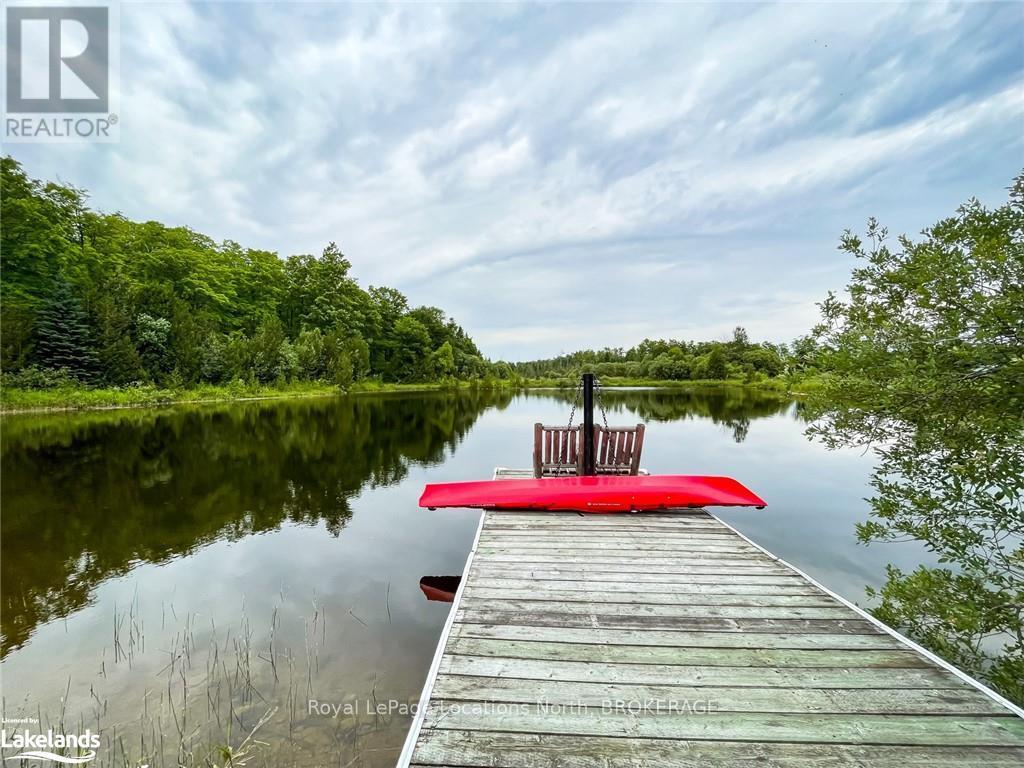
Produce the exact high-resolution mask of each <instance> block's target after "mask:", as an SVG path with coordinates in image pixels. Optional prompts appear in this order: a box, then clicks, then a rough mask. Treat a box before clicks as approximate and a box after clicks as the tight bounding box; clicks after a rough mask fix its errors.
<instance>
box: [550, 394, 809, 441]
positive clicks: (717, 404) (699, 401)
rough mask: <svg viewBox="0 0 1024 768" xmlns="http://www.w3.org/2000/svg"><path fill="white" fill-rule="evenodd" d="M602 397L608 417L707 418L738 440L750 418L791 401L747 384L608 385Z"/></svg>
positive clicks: (783, 407) (783, 409)
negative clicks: (680, 386) (628, 387)
mask: <svg viewBox="0 0 1024 768" xmlns="http://www.w3.org/2000/svg"><path fill="white" fill-rule="evenodd" d="M556 396H557V397H559V398H560V399H563V400H565V401H566V403H571V402H572V400H573V395H572V394H571V393H566V392H560V393H558V394H557V395H556ZM601 397H602V401H603V403H604V406H605V410H606V411H607V412H608V415H609V419H610V420H611V419H612V417H613V416H614V415H616V414H625V413H631V414H636V417H639V418H640V419H641V420H642V421H644V422H656V421H661V422H669V421H683V420H686V419H709V420H710V421H711V422H713V423H714V424H717V425H719V426H722V427H725V428H726V429H728V430H729V431H731V432H732V438H733V440H735V441H736V442H737V443H742V442H743V441H744V440H746V438H747V434H748V433H749V431H750V422H751V420H752V419H761V418H766V417H768V416H775V415H777V414H781V413H785V412H786V411H787V410H789V408H790V407H791V406H792V404H793V400H792V398H790V397H788V396H786V395H783V394H780V393H775V392H770V391H766V390H758V389H752V388H748V387H701V388H700V389H682V388H680V389H674V388H673V389H634V390H629V389H608V390H604V392H603V393H602V396H601ZM630 418H634V417H632V416H631V417H630ZM619 421H621V419H619Z"/></svg>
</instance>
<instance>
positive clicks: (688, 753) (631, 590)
mask: <svg viewBox="0 0 1024 768" xmlns="http://www.w3.org/2000/svg"><path fill="white" fill-rule="evenodd" d="M451 611H452V612H451V615H450V617H449V623H448V625H446V630H445V636H444V637H443V638H442V642H441V644H440V645H439V649H438V655H437V657H436V659H435V663H434V665H433V667H432V670H431V673H430V676H429V678H428V681H427V685H426V686H425V688H424V696H423V698H422V699H421V708H420V712H419V714H418V715H417V719H416V721H415V722H414V724H413V728H412V729H411V731H410V735H409V739H408V741H407V744H406V748H405V750H403V754H402V757H401V758H400V760H399V765H400V766H402V768H405V767H406V766H419V767H420V768H427V766H430V767H431V768H442V767H444V766H450V767H451V768H456V767H457V768H476V767H479V768H484V767H485V766H486V767H487V768H545V767H546V768H556V767H557V768H584V766H586V767H587V768H589V767H590V766H594V765H600V766H602V768H648V767H653V768H669V766H671V767H672V768H679V767H682V768H686V767H687V766H693V767H694V768H696V766H701V768H705V766H712V767H716V766H717V767H721V768H726V767H729V768H732V767H733V766H741V767H742V766H751V767H753V766H755V765H756V766H758V768H798V767H799V768H838V767H839V766H844V767H845V766H860V767H861V768H868V766H870V767H871V768H875V767H876V766H879V767H881V768H897V766H898V768H924V767H925V766H928V768H952V766H964V765H984V766H986V768H1008V767H1009V766H1019V765H1024V718H1021V717H1019V716H1018V715H1019V710H1016V709H1014V708H1012V706H1010V705H1008V704H1007V703H1006V702H1005V701H1004V700H1001V699H999V697H997V696H995V695H994V694H992V693H991V692H990V691H987V689H984V688H983V687H982V686H980V685H978V684H977V683H974V682H973V681H971V680H970V679H969V678H966V676H964V675H962V673H955V672H954V671H952V670H951V669H949V668H947V667H945V666H943V665H942V664H941V663H939V662H938V661H937V660H936V659H935V658H934V657H931V656H929V655H926V654H924V653H922V652H920V651H919V649H917V648H916V647H915V646H913V645H912V644H910V643H908V642H907V641H906V640H905V639H904V638H902V637H900V636H899V635H897V634H896V633H894V632H892V631H891V630H888V629H887V628H885V627H884V626H881V625H879V624H878V623H877V622H875V621H873V620H872V619H870V618H869V617H867V616H866V615H864V614H863V612H861V611H859V610H858V609H856V608H854V607H852V606H850V605H849V604H848V603H846V602H843V601H842V600H840V599H838V598H836V596H834V595H833V594H831V593H830V592H828V590H826V589H824V588H822V587H821V586H820V585H818V584H816V583H814V582H813V581H812V580H811V579H809V578H808V577H807V576H805V575H804V574H802V573H800V572H799V571H796V570H795V569H793V568H792V567H790V566H788V565H787V564H785V563H783V562H782V561H780V560H779V559H778V558H776V557H774V556H773V555H771V554H770V553H766V552H764V551H763V550H761V549H760V548H758V547H757V546H755V545H753V544H752V543H751V542H749V541H747V540H746V539H744V538H743V537H741V536H739V535H738V534H736V533H735V531H733V530H732V529H731V528H729V527H728V526H726V525H724V524H723V523H722V522H721V521H719V520H718V518H716V517H714V516H712V515H710V514H708V513H707V512H704V511H700V510H686V511H681V512H658V513H644V514H624V515H593V514H591V515H583V514H577V513H572V512H567V513H543V512H514V511H513V512H485V513H483V517H482V520H481V528H480V532H479V535H478V538H477V540H476V542H475V543H474V548H473V552H472V554H471V556H470V561H469V563H468V565H467V569H466V573H465V574H464V584H463V586H462V587H461V588H460V592H459V595H458V597H457V603H456V604H455V605H453V606H452V609H451Z"/></svg>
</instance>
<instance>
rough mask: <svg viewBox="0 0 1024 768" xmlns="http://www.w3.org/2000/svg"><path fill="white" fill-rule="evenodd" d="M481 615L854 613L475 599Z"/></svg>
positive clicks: (794, 608)
mask: <svg viewBox="0 0 1024 768" xmlns="http://www.w3.org/2000/svg"><path fill="white" fill-rule="evenodd" d="M471 604H472V605H473V608H474V609H475V610H478V611H512V612H516V613H523V614H531V615H536V614H540V613H556V614H569V615H578V616H597V615H600V616H638V617H644V616H656V617H677V618H732V619H742V618H766V619H844V618H848V617H849V615H850V610H849V609H848V608H847V607H846V606H843V605H839V604H838V603H837V604H836V605H835V606H821V607H818V606H813V607H811V606H781V607H775V606H764V607H759V606H742V605H632V604H630V603H596V602H595V603H586V602H574V603H568V602H561V601H557V600H555V601H551V600H495V599H488V598H475V599H473V600H472V603H471Z"/></svg>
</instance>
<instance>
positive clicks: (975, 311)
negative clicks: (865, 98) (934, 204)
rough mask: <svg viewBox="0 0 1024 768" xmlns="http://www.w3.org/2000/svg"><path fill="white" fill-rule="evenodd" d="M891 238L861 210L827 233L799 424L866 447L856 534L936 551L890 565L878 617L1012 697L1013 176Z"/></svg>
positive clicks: (1018, 298) (1018, 597) (1023, 324)
mask: <svg viewBox="0 0 1024 768" xmlns="http://www.w3.org/2000/svg"><path fill="white" fill-rule="evenodd" d="M897 246H898V247H896V248H891V247H890V245H889V239H888V236H887V233H886V230H885V229H884V228H882V227H881V226H879V225H878V223H877V222H876V221H874V220H873V219H872V220H871V221H869V223H868V229H867V242H866V243H865V241H863V240H862V239H861V238H860V237H858V236H856V235H854V234H853V233H850V232H847V233H846V234H845V235H844V236H843V238H842V241H841V245H840V248H841V249H842V250H843V251H845V252H846V253H849V254H850V255H852V256H853V257H854V258H856V259H857V260H858V261H859V262H860V263H861V266H858V267H857V268H856V269H855V270H854V271H853V274H852V279H851V283H850V285H849V298H848V299H845V300H844V299H841V298H839V297H837V296H835V295H829V297H828V298H827V299H826V300H825V301H824V302H823V303H822V305H821V306H822V313H823V320H822V323H821V324H820V325H819V326H818V327H817V328H816V329H815V332H814V346H815V349H816V351H815V353H814V359H813V361H812V366H813V367H814V368H816V369H818V370H820V371H822V372H823V373H824V376H823V377H822V386H821V388H820V390H819V391H818V393H817V394H816V395H815V396H814V398H813V400H812V403H811V406H812V410H811V413H812V415H813V416H815V417H816V418H817V421H816V422H815V424H814V426H813V427H812V428H811V433H812V434H813V435H815V436H817V437H819V438H820V439H822V440H823V441H824V442H825V443H826V444H827V445H829V446H851V445H852V446H870V447H871V448H872V449H873V450H874V453H875V456H876V457H877V463H876V467H875V471H874V474H873V477H872V486H873V488H874V492H875V493H874V497H873V498H872V499H871V508H872V516H871V520H870V521H868V522H866V523H864V524H863V525H861V526H860V527H859V535H860V538H861V539H862V540H863V541H865V542H868V541H898V540H904V539H916V540H918V541H921V542H923V543H924V544H925V545H926V546H927V547H928V548H929V549H930V550H931V551H933V552H935V553H936V554H937V555H938V556H939V559H940V561H941V562H942V563H943V566H944V567H941V568H934V569H920V570H918V571H915V572H914V573H912V574H909V575H908V574H903V573H901V572H899V571H896V570H893V571H890V573H889V581H888V583H887V584H886V586H885V587H884V588H883V589H882V591H881V592H880V594H879V596H880V597H881V600H882V602H881V604H880V606H879V608H878V611H879V615H881V616H883V617H885V618H886V619H887V620H890V621H892V622H893V623H895V624H898V625H902V626H904V627H906V628H907V629H908V631H910V632H911V633H912V634H914V635H915V636H916V637H918V638H919V639H920V640H921V641H922V642H923V643H925V644H927V645H928V646H929V647H931V648H933V649H935V650H936V651H937V652H939V653H942V654H944V655H947V657H948V658H950V660H951V661H954V662H955V663H958V664H961V665H962V666H963V667H964V668H965V669H966V670H967V671H969V672H971V673H973V674H976V675H978V676H980V677H982V678H984V679H987V680H988V681H989V683H991V684H992V685H993V686H994V687H996V688H997V689H999V690H1000V691H1001V692H1002V693H1004V694H1005V695H1006V696H1008V697H1011V698H1014V699H1016V700H1017V701H1018V702H1024V696H1022V689H1021V686H1020V679H1021V676H1020V675H1019V672H1020V670H1021V667H1022V665H1024V546H1022V540H1024V539H1022V537H1024V502H1022V489H1024V353H1022V350H1024V176H1021V177H1018V178H1017V179H1016V180H1015V182H1014V184H1013V186H1012V188H1011V190H1010V200H1009V202H1008V203H1007V204H1005V205H1003V206H1001V207H999V208H996V209H994V210H989V209H986V208H985V207H983V206H982V205H981V204H980V203H979V202H978V201H977V200H971V201H969V202H968V203H966V204H965V205H963V206H961V207H960V209H959V210H958V211H957V213H956V215H955V216H952V217H950V218H947V219H944V220H943V221H940V222H939V223H937V224H936V225H934V226H933V227H931V228H929V229H927V230H925V231H924V232H923V233H922V238H921V239H920V240H919V241H917V242H914V241H911V240H910V239H909V238H907V237H900V238H899V239H898V241H897ZM1014 671H1015V672H1016V673H1018V674H1017V675H1016V678H1014V674H1013V673H1014ZM1014 679H1016V681H1017V682H1016V684H1013V683H1012V682H1011V681H1012V680H1014Z"/></svg>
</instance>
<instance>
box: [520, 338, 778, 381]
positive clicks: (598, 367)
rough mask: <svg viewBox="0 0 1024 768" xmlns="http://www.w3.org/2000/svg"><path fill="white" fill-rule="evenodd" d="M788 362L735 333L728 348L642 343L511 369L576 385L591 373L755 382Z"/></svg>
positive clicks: (660, 341)
mask: <svg viewBox="0 0 1024 768" xmlns="http://www.w3.org/2000/svg"><path fill="white" fill-rule="evenodd" d="M788 361H789V351H788V350H787V349H786V348H785V347H778V346H775V345H773V344H769V343H767V342H765V343H762V344H754V343H752V342H751V341H750V339H749V337H748V335H747V331H746V330H745V329H744V328H741V327H737V328H736V329H734V330H733V335H732V340H731V341H729V342H727V343H722V342H716V341H710V342H696V341H690V342H688V341H679V340H676V339H644V340H643V341H642V342H640V343H639V344H637V345H636V346H635V347H633V348H631V349H628V350H625V349H621V348H605V349H602V350H597V351H595V350H583V351H580V352H573V353H572V354H568V355H562V356H560V357H556V358H551V359H547V360H533V361H531V362H526V363H515V364H513V368H512V370H513V372H514V374H516V375H519V376H523V377H526V378H529V379H560V378H568V379H576V378H579V376H580V374H581V373H584V372H586V371H590V372H593V373H596V374H597V375H598V376H602V377H605V378H622V379H633V380H650V381H694V380H706V379H715V380H720V381H721V380H725V379H746V380H748V381H754V380H758V379H767V378H771V377H774V376H778V375H780V374H782V373H783V372H784V371H785V370H786V368H787V365H788ZM747 371H750V372H751V373H750V374H748V373H747Z"/></svg>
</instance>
